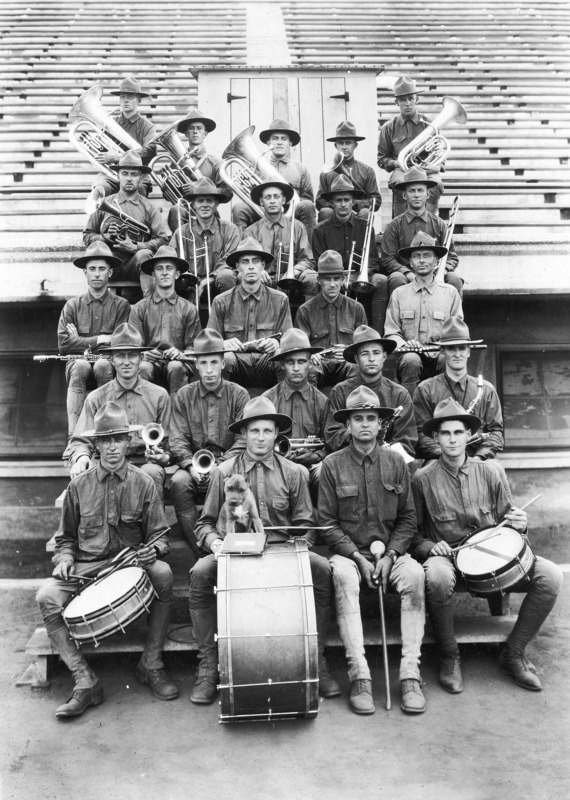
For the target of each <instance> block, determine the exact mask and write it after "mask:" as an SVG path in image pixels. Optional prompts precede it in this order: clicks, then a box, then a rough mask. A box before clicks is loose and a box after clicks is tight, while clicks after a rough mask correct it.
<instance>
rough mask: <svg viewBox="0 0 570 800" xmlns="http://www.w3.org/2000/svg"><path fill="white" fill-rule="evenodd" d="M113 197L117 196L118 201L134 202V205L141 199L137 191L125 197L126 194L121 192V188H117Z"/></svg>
mask: <svg viewBox="0 0 570 800" xmlns="http://www.w3.org/2000/svg"><path fill="white" fill-rule="evenodd" d="M115 197H116V198H117V202H118V203H134V204H135V205H138V204H139V203H140V199H141V196H140V194H139V193H138V192H135V193H134V195H132V196H131V197H127V195H126V194H123V192H122V191H121V189H119V191H118V192H117V194H116V195H115Z"/></svg>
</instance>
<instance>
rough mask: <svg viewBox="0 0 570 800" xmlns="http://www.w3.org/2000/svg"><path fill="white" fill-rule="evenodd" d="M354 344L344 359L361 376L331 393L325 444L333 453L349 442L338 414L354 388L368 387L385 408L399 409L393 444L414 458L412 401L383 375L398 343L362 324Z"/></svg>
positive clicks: (346, 350) (414, 441)
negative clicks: (382, 336)
mask: <svg viewBox="0 0 570 800" xmlns="http://www.w3.org/2000/svg"><path fill="white" fill-rule="evenodd" d="M352 341H353V343H352V344H351V345H350V346H349V347H347V348H345V350H344V353H343V355H344V358H345V359H346V361H348V362H349V363H355V364H356V366H357V368H358V373H357V374H356V375H355V376H354V377H352V378H348V379H347V380H345V381H343V382H342V383H338V384H337V385H336V386H335V387H334V388H333V390H332V391H331V393H330V397H329V406H328V409H327V423H326V428H325V441H326V443H327V446H328V447H329V449H330V450H333V451H334V450H340V449H341V448H342V447H346V446H347V445H348V444H349V442H350V435H349V432H348V431H347V429H346V426H345V425H343V424H342V423H341V422H339V421H338V420H337V419H336V417H335V414H336V412H337V411H339V410H340V409H342V408H346V403H347V398H348V396H349V395H350V394H352V392H354V390H355V389H358V387H360V386H366V388H367V389H370V390H371V391H373V392H374V393H375V394H376V396H377V398H378V402H379V405H381V406H382V407H386V408H399V407H400V406H402V411H401V412H400V414H399V415H398V416H397V417H395V418H394V420H393V423H392V424H391V426H390V427H391V434H390V441H391V443H393V444H395V443H396V442H399V443H400V444H401V445H402V447H403V448H404V450H405V451H406V453H407V454H408V455H409V456H411V457H412V458H413V457H414V455H415V448H416V441H417V430H416V423H415V420H414V410H413V406H412V398H411V397H410V395H409V393H408V392H407V391H406V390H405V389H404V388H403V387H402V386H400V385H399V384H397V383H395V382H394V381H391V380H390V379H389V378H385V377H384V376H383V374H382V372H383V369H384V362H385V361H386V359H387V357H388V356H389V355H390V353H392V352H393V351H394V348H395V347H396V345H395V343H394V342H393V341H392V340H391V339H382V338H381V336H380V334H379V333H378V332H377V331H375V330H374V329H373V328H369V327H368V325H360V327H358V328H357V329H356V330H355V331H354V336H353V340H352ZM379 436H380V444H382V441H383V440H384V431H383V430H382V429H381V430H380V434H379Z"/></svg>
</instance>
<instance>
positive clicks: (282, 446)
mask: <svg viewBox="0 0 570 800" xmlns="http://www.w3.org/2000/svg"><path fill="white" fill-rule="evenodd" d="M324 446H325V443H324V441H323V439H320V438H319V437H318V436H307V437H306V439H289V437H288V436H284V435H283V434H282V433H281V434H279V436H278V437H277V438H276V439H275V444H274V445H273V452H274V453H276V454H277V455H278V456H283V457H284V458H287V457H288V456H290V455H291V453H294V452H295V451H296V450H320V449H321V448H323V447H324Z"/></svg>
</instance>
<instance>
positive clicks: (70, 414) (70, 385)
mask: <svg viewBox="0 0 570 800" xmlns="http://www.w3.org/2000/svg"><path fill="white" fill-rule="evenodd" d="M73 263H74V264H75V266H76V267H78V268H79V269H82V270H83V272H84V274H85V278H86V280H87V292H86V294H82V295H80V296H79V297H72V298H71V299H70V300H68V301H67V302H66V304H65V305H64V307H63V309H62V311H61V314H60V317H59V323H58V326H57V343H58V348H59V352H60V353H61V354H62V355H77V358H73V359H70V360H69V361H68V362H67V364H66V365H65V379H66V381H67V429H68V437H70V436H71V435H72V433H73V431H74V428H75V426H76V424H77V420H78V419H79V415H80V414H81V409H82V408H83V403H84V402H85V398H86V396H87V390H88V388H89V384H90V383H91V382H94V383H95V384H96V386H103V384H105V383H108V382H109V381H110V380H111V379H112V377H113V366H112V364H111V362H110V361H109V360H108V359H107V358H103V357H101V358H97V356H96V355H93V357H90V356H88V357H87V358H79V355H82V354H84V353H86V351H91V352H92V353H93V354H95V353H96V351H97V349H98V348H99V346H100V345H105V344H109V342H110V339H111V334H112V333H113V331H114V330H115V328H117V327H118V326H119V325H121V324H122V323H123V322H126V321H127V320H128V318H129V314H130V310H131V308H130V306H129V304H128V303H127V301H126V300H125V299H123V298H122V297H118V296H117V295H116V294H113V293H112V292H110V291H109V279H110V278H111V276H112V274H113V269H114V267H116V266H118V265H119V264H120V260H119V259H118V258H115V257H114V256H113V253H112V252H111V251H110V249H109V248H108V247H107V245H106V244H105V243H104V242H94V243H93V244H92V245H90V246H89V247H88V248H87V250H86V251H85V253H84V254H83V255H82V256H80V257H79V258H76V259H75V261H74V262H73Z"/></svg>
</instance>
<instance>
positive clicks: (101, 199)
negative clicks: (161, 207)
mask: <svg viewBox="0 0 570 800" xmlns="http://www.w3.org/2000/svg"><path fill="white" fill-rule="evenodd" d="M96 211H101V212H103V213H105V214H111V215H112V216H113V217H116V218H117V219H118V220H120V222H121V231H120V234H119V238H121V239H124V234H125V233H128V235H129V237H130V238H131V239H132V240H133V241H136V242H141V241H143V242H144V241H147V239H150V228H149V227H148V225H145V224H144V222H139V221H138V219H135V218H134V217H131V216H129V215H128V214H125V212H124V211H123V210H122V209H121V207H120V205H119V204H118V203H117V204H116V205H113V203H110V202H109V201H108V200H106V199H105V189H103V187H102V186H95V188H94V189H92V190H91V191H90V192H89V194H88V195H87V199H86V201H85V212H86V213H87V214H94V213H95V212H96ZM145 237H146V238H145Z"/></svg>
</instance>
